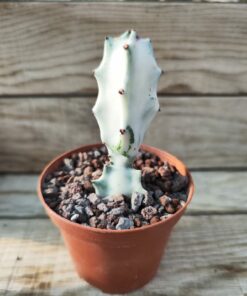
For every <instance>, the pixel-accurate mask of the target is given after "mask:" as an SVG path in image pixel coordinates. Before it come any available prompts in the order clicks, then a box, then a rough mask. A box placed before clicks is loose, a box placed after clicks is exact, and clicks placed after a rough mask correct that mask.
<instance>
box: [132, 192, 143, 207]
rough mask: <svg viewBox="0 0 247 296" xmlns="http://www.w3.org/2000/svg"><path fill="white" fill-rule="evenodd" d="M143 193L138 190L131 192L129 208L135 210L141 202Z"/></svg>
mask: <svg viewBox="0 0 247 296" xmlns="http://www.w3.org/2000/svg"><path fill="white" fill-rule="evenodd" d="M143 198H144V195H143V194H142V193H139V192H133V193H132V195H131V209H132V210H133V211H134V212H137V211H138V210H139V208H140V206H141V204H142V200H143Z"/></svg>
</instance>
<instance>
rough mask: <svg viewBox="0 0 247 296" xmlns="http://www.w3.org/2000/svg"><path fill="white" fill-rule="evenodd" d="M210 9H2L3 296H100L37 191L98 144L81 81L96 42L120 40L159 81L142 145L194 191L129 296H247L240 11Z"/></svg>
mask: <svg viewBox="0 0 247 296" xmlns="http://www.w3.org/2000/svg"><path fill="white" fill-rule="evenodd" d="M214 1H215V0H205V1H203V0H196V1H195V2H188V1H187V2H172V1H164V2H162V1H153V2H146V1H144V0H143V1H139V2H137V3H132V2H121V1H119V2H117V3H113V2H107V3H101V2H98V3H92V2H83V1H78V2H76V3H75V2H70V1H66V0H65V1H59V2H52V1H51V0H46V1H45V0H44V1H43V2H42V1H41V2H40V1H39V2H34V1H31V2H22V1H20V2H15V3H14V2H5V3H4V2H2V1H1V2H0V251H1V252H0V295H5V296H17V295H18V296H20V295H23V296H28V295H30V296H33V295H39V296H55V295H58V296H67V295H70V296H82V295H83V296H100V295H102V296H103V295H105V294H103V293H101V292H99V291H98V290H97V289H94V288H93V287H91V286H90V285H88V284H87V283H86V282H85V281H82V280H81V279H79V278H78V277H77V275H76V273H75V270H74V266H73V264H72V262H71V259H70V257H69V256H68V253H67V251H66V249H65V247H64V245H63V242H62V239H61V236H60V234H59V232H58V230H57V229H56V228H55V227H53V226H52V225H51V222H50V221H49V220H48V219H47V216H46V215H45V213H44V211H43V209H42V206H41V204H40V203H39V202H38V200H37V194H36V189H35V188H36V183H37V177H38V173H39V172H40V170H41V169H42V167H43V166H44V165H45V164H46V163H47V162H48V161H50V160H51V159H52V158H53V157H55V156H56V155H57V154H58V153H61V152H64V151H65V150H67V149H71V148H75V147H77V146H79V145H83V144H88V143H94V142H97V141H99V130H98V127H97V123H96V120H95V119H94V117H93V115H92V112H91V108H92V106H93V104H94V102H95V99H96V96H97V86H96V81H95V80H94V78H93V76H92V70H93V69H94V68H95V67H96V66H97V65H98V63H99V62H100V59H101V56H102V52H103V40H104V38H105V35H106V34H109V35H118V34H120V33H122V32H123V31H125V30H127V29H130V28H134V29H136V30H137V31H138V33H139V34H140V35H141V36H144V37H150V38H151V39H152V41H153V46H154V49H155V53H156V58H157V60H158V63H159V65H160V66H161V67H162V68H163V69H164V70H165V71H166V75H164V76H163V77H162V79H161V81H160V84H159V99H160V104H161V112H160V113H159V114H158V115H157V116H156V118H155V120H154V121H153V123H152V126H151V127H150V129H149V131H148V132H147V135H146V138H145V142H146V143H147V144H152V145H154V146H157V147H160V148H163V149H166V150H168V151H170V152H172V153H173V154H175V155H177V156H178V157H180V158H181V159H182V160H183V161H184V162H185V163H186V164H187V165H188V166H189V167H190V168H191V169H193V170H192V175H193V178H194V181H195V186H196V194H195V197H194V199H193V201H192V203H191V205H190V206H189V209H188V211H187V212H186V215H185V216H184V217H183V219H182V222H181V223H178V225H177V226H176V229H175V230H174V232H173V234H172V237H171V241H170V242H169V245H168V249H167V251H166V255H165V256H164V257H163V259H162V262H161V265H160V267H159V270H158V273H157V275H156V277H155V278H154V280H153V281H151V282H150V283H149V284H148V285H146V286H145V287H144V288H143V289H141V290H139V291H136V292H134V293H133V294H131V295H133V296H143V295H144V296H153V295H154V296H168V295H169V296H185V295H186V296H187V295H188V296H212V295H213V296H246V295H247V260H246V258H247V237H246V233H247V215H246V214H247V203H246V196H247V186H246V182H247V181H246V180H247V3H246V1H245V0H240V1H235V0H227V1H228V2H229V3H227V4H226V3H224V4H222V3H204V2H214ZM216 1H217V0H216ZM218 1H219V2H224V1H225V0H218ZM64 2H65V3H64ZM243 2H245V3H243Z"/></svg>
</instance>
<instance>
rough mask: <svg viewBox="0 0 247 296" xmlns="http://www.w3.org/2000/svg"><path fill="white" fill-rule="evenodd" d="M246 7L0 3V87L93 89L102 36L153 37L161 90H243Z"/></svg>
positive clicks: (12, 90) (7, 90) (6, 90)
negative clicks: (129, 33)
mask: <svg viewBox="0 0 247 296" xmlns="http://www.w3.org/2000/svg"><path fill="white" fill-rule="evenodd" d="M246 8H247V6H246V4H241V5H239V4H232V3H231V4H217V3H216V4H207V3H205V4H203V3H157V2H156V3H90V2H89V3H88V2H84V3H0V19H1V26H0V40H1V50H0V94H58V93H60V94H64V93H75V92H77V93H78V92H80V93H83V94H89V93H90V94H95V93H96V92H97V86H96V82H95V79H94V78H93V77H92V74H91V73H92V70H93V69H94V68H95V67H96V66H97V65H98V63H99V61H100V59H101V57H102V48H103V40H104V37H105V35H107V34H110V35H118V34H120V33H121V32H123V31H125V30H126V29H129V28H135V29H136V30H137V31H138V32H139V33H140V35H141V36H148V37H150V38H151V39H152V40H153V45H154V49H155V54H156V57H157V60H158V62H159V64H160V66H161V67H162V68H164V69H165V70H166V75H165V76H164V77H163V78H162V79H161V82H160V85H159V92H160V93H176V94H184V93H187V94H192V93H193V94H195V93H196V94H245V93H246V92H247V84H246V80H247V51H246V47H247V38H246V37H247V32H246V27H247V9H246Z"/></svg>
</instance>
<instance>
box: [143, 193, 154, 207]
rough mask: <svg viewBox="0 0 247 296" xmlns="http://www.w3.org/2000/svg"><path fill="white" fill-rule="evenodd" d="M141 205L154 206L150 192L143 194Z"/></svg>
mask: <svg viewBox="0 0 247 296" xmlns="http://www.w3.org/2000/svg"><path fill="white" fill-rule="evenodd" d="M142 203H143V204H144V205H145V206H151V205H153V204H154V199H153V197H152V194H151V193H150V192H147V193H145V195H144V199H143V202H142Z"/></svg>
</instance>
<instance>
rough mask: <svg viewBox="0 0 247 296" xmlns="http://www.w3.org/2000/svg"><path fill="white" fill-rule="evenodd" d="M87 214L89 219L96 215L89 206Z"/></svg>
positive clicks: (86, 210) (86, 209)
mask: <svg viewBox="0 0 247 296" xmlns="http://www.w3.org/2000/svg"><path fill="white" fill-rule="evenodd" d="M85 213H86V214H87V216H88V217H91V216H93V215H94V213H93V211H92V209H91V207H89V206H87V207H85Z"/></svg>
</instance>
